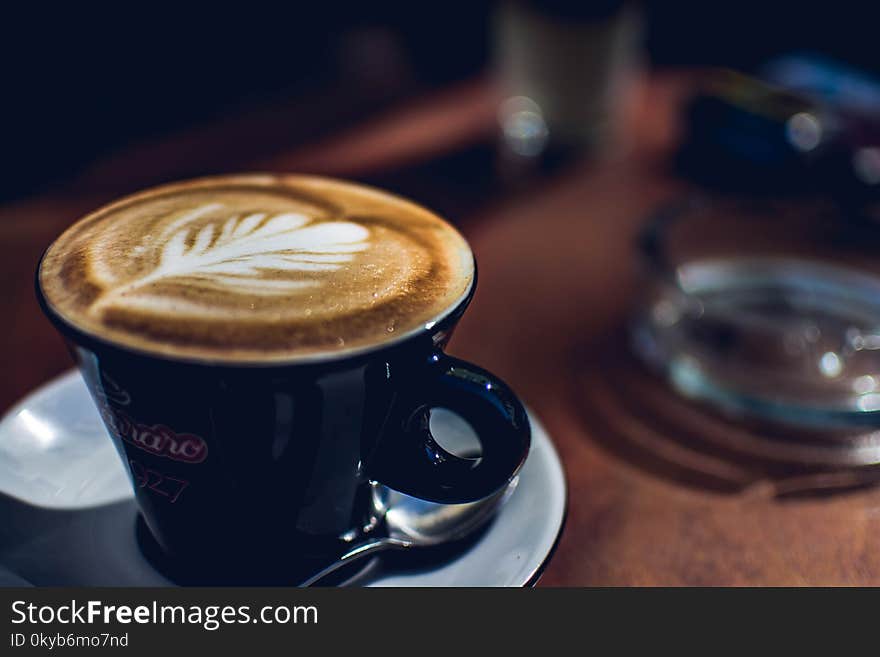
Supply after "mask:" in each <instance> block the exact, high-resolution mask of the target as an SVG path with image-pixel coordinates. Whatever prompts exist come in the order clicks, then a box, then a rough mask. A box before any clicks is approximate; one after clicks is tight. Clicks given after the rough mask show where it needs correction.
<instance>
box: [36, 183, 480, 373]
mask: <svg viewBox="0 0 880 657" xmlns="http://www.w3.org/2000/svg"><path fill="white" fill-rule="evenodd" d="M38 281H39V285H40V288H41V290H42V293H43V296H44V298H45V301H46V305H47V306H48V308H49V310H50V311H51V312H52V313H54V314H56V315H57V316H58V317H60V318H61V319H62V320H63V321H65V322H67V323H68V324H71V325H72V326H74V327H76V328H78V329H79V330H81V331H83V332H85V333H88V334H91V335H94V336H97V337H99V338H103V339H105V340H108V341H111V342H116V343H119V344H121V345H124V346H127V347H132V348H135V349H138V350H142V351H147V352H151V353H158V354H161V355H167V356H172V357H182V358H195V359H206V360H220V361H236V360H239V361H243V362H250V361H269V362H271V361H284V360H296V359H298V358H308V357H320V356H323V355H328V356H334V355H341V354H345V353H348V352H354V351H358V350H361V349H365V348H369V347H374V346H380V345H382V344H383V343H387V342H391V341H395V340H397V339H400V338H402V337H403V336H406V335H408V334H412V333H414V332H417V331H419V330H422V329H423V328H424V327H425V326H426V325H431V324H432V323H433V322H436V321H437V320H438V319H440V318H442V317H443V316H444V315H445V314H447V313H448V312H449V311H451V310H452V309H454V308H455V307H456V306H457V305H458V304H459V303H460V302H462V301H464V299H465V298H466V297H467V296H468V294H469V292H470V290H471V287H472V286H473V282H474V263H473V256H472V254H471V252H470V249H469V248H468V246H467V243H466V242H465V240H464V238H462V236H461V235H460V234H459V233H458V232H457V231H456V230H455V229H454V228H452V227H451V226H450V225H449V224H447V223H446V222H445V221H443V220H442V219H440V218H439V217H438V216H437V215H435V214H433V213H432V212H430V211H428V210H427V209H425V208H423V207H420V206H418V205H416V204H414V203H411V202H409V201H406V200H404V199H401V198H399V197H396V196H393V195H391V194H388V193H385V192H382V191H379V190H376V189H372V188H368V187H364V186H360V185H355V184H351V183H346V182H341V181H337V180H330V179H325V178H317V177H309V176H293V175H290V176H269V175H249V176H226V177H216V178H205V179H201V180H195V181H191V182H187V183H181V184H175V185H168V186H165V187H159V188H156V189H152V190H149V191H146V192H142V193H140V194H136V195H134V196H131V197H128V198H125V199H123V200H121V201H118V202H116V203H113V204H111V205H108V206H106V207H104V208H101V209H100V210H97V211H96V212H94V213H92V214H90V215H88V216H86V217H84V218H83V219H81V220H80V221H78V222H76V223H75V224H73V225H72V226H71V227H70V228H69V229H68V230H66V231H65V232H64V233H63V234H62V235H61V236H60V237H59V238H58V239H57V240H56V241H55V242H54V243H53V244H52V246H50V247H49V249H48V251H47V252H46V254H45V256H44V257H43V260H42V263H41V266H40V270H39V275H38Z"/></svg>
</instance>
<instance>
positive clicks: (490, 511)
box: [300, 477, 519, 586]
mask: <svg viewBox="0 0 880 657" xmlns="http://www.w3.org/2000/svg"><path fill="white" fill-rule="evenodd" d="M518 481H519V478H518V477H516V478H514V479H513V480H512V481H511V482H510V484H508V485H507V487H506V488H502V489H501V490H500V491H498V492H497V493H495V494H494V495H490V496H489V497H487V498H484V499H482V500H479V501H477V502H469V503H467V504H436V503H434V502H426V501H425V500H420V499H418V498H416V497H410V496H409V495H405V494H403V493H399V492H397V491H394V490H392V489H390V488H387V487H385V486H382V485H379V484H375V485H374V486H373V507H374V509H375V511H376V515H377V517H379V518H381V519H382V520H381V522H380V523H379V525H378V526H377V527H376V528H374V529H372V530H371V531H370V532H369V534H365V535H364V537H363V538H362V539H361V540H358V541H356V542H355V543H354V544H352V545H351V547H350V548H349V549H348V550H347V551H346V552H345V553H344V554H342V556H340V557H338V558H337V559H336V561H334V562H333V563H331V564H329V565H328V566H326V567H325V568H323V569H321V570H320V571H318V572H317V573H315V574H314V575H312V576H311V577H309V578H308V579H307V580H305V581H304V582H302V583H301V584H300V586H314V585H316V584H318V583H319V582H320V581H321V580H322V579H324V578H325V577H327V576H328V575H330V574H332V573H334V572H336V571H337V570H339V569H340V568H342V567H343V566H348V565H349V564H351V563H354V562H355V561H357V560H359V559H363V558H365V557H368V556H372V555H374V554H376V553H378V552H384V551H386V550H408V549H421V548H427V547H432V546H437V545H441V544H445V543H453V542H455V541H460V540H462V539H464V538H465V537H467V536H469V535H471V534H473V533H475V532H476V531H477V530H478V529H481V528H482V527H484V526H485V525H486V524H487V523H488V522H489V520H490V519H491V518H492V517H493V516H494V515H495V513H496V512H497V511H498V509H499V508H501V506H502V505H503V504H504V503H505V502H506V501H507V499H508V498H509V497H510V496H511V494H512V493H513V491H514V489H515V488H516V484H517V482H518Z"/></svg>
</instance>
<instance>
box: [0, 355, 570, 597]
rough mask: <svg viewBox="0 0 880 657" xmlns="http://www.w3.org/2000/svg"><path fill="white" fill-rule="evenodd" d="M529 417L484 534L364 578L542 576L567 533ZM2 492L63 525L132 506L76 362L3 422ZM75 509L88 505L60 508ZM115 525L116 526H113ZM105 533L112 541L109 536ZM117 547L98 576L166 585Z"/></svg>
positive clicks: (426, 581)
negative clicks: (508, 489) (525, 443)
mask: <svg viewBox="0 0 880 657" xmlns="http://www.w3.org/2000/svg"><path fill="white" fill-rule="evenodd" d="M456 419H457V418H455V416H453V415H452V414H450V413H448V412H446V413H441V412H439V411H438V412H435V413H434V414H433V415H432V429H434V428H436V429H439V430H440V431H443V428H441V427H444V428H446V429H448V430H449V431H451V432H455V431H457V430H458V429H457V426H456V422H455V420H456ZM530 420H531V425H532V447H531V451H530V453H529V456H528V459H527V460H526V463H525V465H524V466H523V469H522V471H521V472H520V475H519V484H518V485H517V487H516V490H515V491H514V492H513V494H512V495H511V496H510V498H509V500H508V501H507V503H506V505H505V506H504V507H503V508H502V509H501V510H500V512H499V513H498V516H497V517H496V518H495V519H494V521H493V522H492V524H491V525H490V526H489V527H488V528H487V530H486V531H485V532H484V533H483V534H482V535H481V536H480V537H479V540H478V541H477V542H476V543H474V544H473V545H472V546H471V547H469V548H468V549H467V550H466V551H465V552H463V553H462V554H459V555H458V556H456V557H455V558H454V559H452V560H450V561H447V562H445V563H443V564H441V565H439V566H437V565H432V566H430V567H425V568H424V569H420V570H415V571H414V570H410V569H408V570H406V571H405V572H404V571H401V572H394V573H388V572H380V573H379V574H378V576H376V577H373V578H371V579H369V580H368V581H367V582H366V585H367V586H528V585H531V584H533V583H534V582H535V581H536V580H537V578H538V577H539V576H540V574H541V572H542V571H543V568H544V566H545V565H546V562H547V560H548V559H549V558H550V556H551V554H552V552H553V548H554V547H555V545H556V542H557V540H558V538H559V535H560V533H561V531H562V525H563V520H564V516H565V507H566V488H565V477H564V474H563V470H562V465H561V463H560V461H559V456H558V455H557V453H556V450H555V449H554V448H553V444H552V442H551V441H550V438H549V437H548V435H547V433H546V432H545V430H544V428H543V427H542V426H541V425H540V423H539V422H538V421H537V420H536V419H535V418H534V416H530ZM0 493H2V494H4V495H7V496H9V497H11V498H15V499H16V500H19V501H21V502H24V503H26V504H28V505H32V506H33V507H39V508H37V509H34V511H33V515H34V516H35V517H36V516H37V515H38V514H42V515H44V516H46V517H49V518H52V517H56V516H57V517H59V518H62V517H64V518H68V520H66V521H65V522H66V523H67V525H70V524H71V523H70V521H69V518H70V517H71V516H73V517H76V516H77V515H79V516H81V517H83V518H85V517H102V518H109V517H111V516H114V514H115V516H114V517H117V518H118V516H119V512H116V511H113V512H112V513H109V514H104V515H101V516H98V515H97V514H96V513H95V512H96V511H97V510H99V508H103V507H106V508H107V509H108V510H110V509H121V511H122V512H128V508H127V505H130V504H131V500H132V499H133V497H134V493H133V491H132V487H131V483H130V481H129V479H128V475H127V474H126V472H125V469H124V466H123V464H122V461H121V460H120V458H119V455H118V453H117V452H116V449H115V447H114V446H113V444H112V443H111V441H110V440H109V438H108V437H107V433H106V430H105V429H104V426H103V424H102V423H101V420H100V418H99V416H98V412H97V410H96V409H95V407H94V405H93V404H92V400H91V398H90V397H89V393H88V391H87V390H86V387H85V384H84V383H83V381H82V379H81V378H80V376H79V373H78V372H76V371H75V370H74V371H70V372H67V373H65V374H63V375H61V376H59V377H58V378H56V379H54V380H52V381H50V382H49V383H47V384H45V385H43V386H42V387H40V388H38V389H37V390H35V391H34V392H33V393H31V394H30V395H29V396H28V397H26V398H25V399H23V400H22V401H21V402H19V403H18V404H17V405H16V406H14V407H13V408H12V409H10V410H9V412H8V413H7V414H6V415H5V416H4V417H3V419H2V420H0ZM22 508H24V509H27V508H28V507H22ZM74 510H81V511H82V512H83V513H82V514H70V513H61V512H70V511H74ZM53 511H54V512H58V513H55V514H53V513H52V512H53ZM87 511H88V513H86V512H87ZM3 520H4V519H3V518H0V522H2V521H3ZM40 522H42V520H41V521H40ZM88 522H89V523H90V524H88V526H89V529H88V531H89V532H91V542H92V548H93V549H95V548H97V549H100V547H101V545H100V543H103V541H101V540H100V538H101V536H100V534H101V532H100V531H98V532H97V535H96V527H95V526H94V523H95V522H98V521H95V520H90V521H88ZM101 522H103V521H101ZM114 522H117V521H114ZM34 524H35V525H39V522H37V521H36V520H35V522H34ZM74 524H75V523H74ZM40 526H41V525H40ZM111 531H120V528H119V527H118V525H116V526H114V527H112V528H111ZM128 533H131V532H128ZM9 536H10V533H9V532H8V531H7V534H6V535H5V537H4V535H2V534H0V541H3V540H9ZM105 539H106V541H107V542H112V541H114V538H113V536H110V535H106V536H105ZM113 550H114V551H115V556H116V559H115V561H116V563H117V564H118V566H119V568H118V572H119V580H122V581H118V580H117V581H115V582H109V581H107V579H108V577H111V578H112V576H111V575H108V574H107V568H106V566H107V564H106V562H105V564H104V567H103V569H102V571H103V572H102V573H101V577H100V581H96V582H95V584H102V585H107V584H113V583H115V584H116V585H121V586H125V585H130V586H137V585H161V584H163V583H165V584H167V583H169V582H167V580H165V579H164V578H162V577H161V575H159V574H158V573H157V572H155V571H153V570H152V569H151V567H150V566H149V564H148V562H147V561H146V560H145V559H144V558H143V557H142V556H141V555H140V551H139V550H138V549H137V547H136V543H135V541H134V540H133V538H132V539H131V540H129V539H126V540H122V541H119V542H118V543H117V544H116V545H114V546H113ZM120 550H121V551H122V552H124V553H126V554H120ZM23 552H24V547H22V549H19V550H18V552H17V553H16V551H15V549H12V550H8V549H7V550H4V545H2V543H0V558H2V557H3V556H5V558H7V559H12V560H13V561H15V560H16V558H19V560H20V558H21V554H22V553H23ZM90 558H91V557H90ZM68 559H69V557H68ZM6 565H10V564H6ZM90 567H91V566H89V565H88V564H86V565H84V568H90ZM111 570H112V569H111ZM23 574H24V575H25V576H26V573H23ZM48 577H49V579H50V582H49V583H51V576H48ZM64 583H66V582H64ZM83 583H85V582H83Z"/></svg>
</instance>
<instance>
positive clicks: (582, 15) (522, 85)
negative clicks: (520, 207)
mask: <svg viewBox="0 0 880 657" xmlns="http://www.w3.org/2000/svg"><path fill="white" fill-rule="evenodd" d="M639 9H640V8H639V7H638V6H637V5H636V4H635V3H633V2H627V1H626V0H598V1H595V2H578V3H571V2H563V1H561V0H553V1H548V0H545V1H536V0H531V1H527V0H502V1H501V2H499V3H498V5H497V6H496V11H495V16H494V22H493V40H494V55H495V67H496V73H497V75H498V78H499V82H500V84H501V88H502V93H503V94H504V97H505V100H504V101H503V102H502V104H501V107H500V108H499V123H500V129H501V134H502V139H503V146H504V148H505V150H506V152H507V155H508V156H509V157H511V158H513V159H520V160H546V159H547V158H548V157H549V158H550V159H556V158H557V157H558V156H563V157H566V156H571V155H582V154H585V153H594V152H596V151H597V150H598V149H600V148H602V147H603V146H605V145H606V144H607V143H608V141H609V137H610V135H611V134H612V132H613V126H614V119H615V117H616V116H617V115H618V114H619V109H620V102H621V97H622V94H623V91H624V89H625V86H626V82H627V80H628V79H629V78H630V73H631V71H632V70H633V69H634V66H635V63H636V55H637V53H638V45H639V38H640V36H641V12H640V11H639Z"/></svg>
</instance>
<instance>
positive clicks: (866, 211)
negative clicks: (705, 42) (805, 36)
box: [762, 54, 880, 223]
mask: <svg viewBox="0 0 880 657" xmlns="http://www.w3.org/2000/svg"><path fill="white" fill-rule="evenodd" d="M762 75H763V77H764V78H765V79H767V80H768V81H769V82H771V83H773V84H777V85H779V86H781V87H783V88H785V89H789V90H791V91H792V92H794V93H798V94H800V95H801V96H802V97H804V98H807V99H809V101H810V102H812V103H815V104H817V105H819V106H821V107H824V108H826V110H825V111H826V112H827V113H830V114H833V116H834V121H835V123H836V124H837V134H836V136H835V139H834V140H833V141H832V143H831V145H830V146H831V147H830V148H829V149H828V152H827V153H826V154H825V156H824V157H823V158H822V159H821V160H820V162H819V164H820V167H819V171H818V177H819V178H820V180H821V183H822V188H824V189H827V190H828V191H829V193H830V194H831V195H833V196H834V198H835V199H837V200H838V202H839V203H841V205H842V206H844V207H845V208H846V209H847V211H848V213H847V214H848V217H850V218H856V219H866V220H869V221H873V222H875V223H876V222H878V221H880V212H878V206H880V79H878V78H877V77H876V76H875V75H872V74H870V73H868V72H867V71H864V70H861V69H857V68H854V67H852V66H849V65H846V64H843V63H841V62H838V61H835V60H832V59H829V58H828V57H823V56H820V55H816V54H796V55H789V56H784V57H780V58H777V59H774V60H771V61H770V62H768V64H767V65H766V66H764V67H763V68H762Z"/></svg>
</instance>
